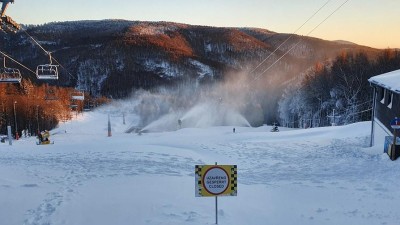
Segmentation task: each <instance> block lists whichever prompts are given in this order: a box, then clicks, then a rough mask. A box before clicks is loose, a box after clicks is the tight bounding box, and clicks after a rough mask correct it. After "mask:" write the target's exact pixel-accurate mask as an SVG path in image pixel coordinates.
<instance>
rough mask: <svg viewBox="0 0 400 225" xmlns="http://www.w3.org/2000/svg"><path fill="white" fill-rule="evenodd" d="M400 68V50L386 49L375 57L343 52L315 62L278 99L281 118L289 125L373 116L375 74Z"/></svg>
mask: <svg viewBox="0 0 400 225" xmlns="http://www.w3.org/2000/svg"><path fill="white" fill-rule="evenodd" d="M397 69H400V51H398V50H390V49H387V50H385V51H383V52H382V54H380V55H379V56H378V57H377V58H376V59H375V60H371V59H369V58H368V56H367V55H366V54H365V53H363V52H359V53H356V54H354V53H348V52H343V53H342V54H341V55H339V56H337V57H336V58H335V60H333V61H331V62H327V63H325V64H316V65H315V66H314V68H312V69H310V70H309V71H307V72H306V73H305V74H303V76H300V78H299V79H300V80H296V81H292V83H291V85H289V86H288V87H287V88H286V90H285V91H284V94H283V96H282V98H281V100H280V101H279V110H278V111H279V117H280V120H281V121H280V122H281V124H282V125H284V126H288V127H304V128H306V127H319V126H329V125H331V124H332V123H335V124H338V125H341V124H349V123H354V122H358V121H366V120H370V119H371V112H372V89H371V87H370V85H369V82H368V79H369V78H370V77H372V76H376V75H379V74H383V73H387V72H390V71H393V70H397Z"/></svg>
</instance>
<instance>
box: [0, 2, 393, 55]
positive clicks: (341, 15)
mask: <svg viewBox="0 0 400 225" xmlns="http://www.w3.org/2000/svg"><path fill="white" fill-rule="evenodd" d="M328 1H329V0H246V1H244V0H241V1H240V0H196V1H190V0H164V1H162V0H147V1H137V0H119V1H110V0H68V1H66V0H51V1H49V0H29V1H28V0H15V4H10V6H9V8H8V11H7V13H6V14H7V15H9V16H11V17H12V18H13V19H14V20H15V21H17V22H18V23H21V24H43V23H48V22H54V21H73V20H100V19H126V20H140V21H171V22H178V23H186V24H192V25H206V26H217V27H258V28H264V29H268V30H271V31H275V32H279V33H293V32H294V31H296V30H297V29H298V28H299V27H300V26H301V25H302V24H303V23H304V22H305V21H306V20H307V19H308V18H309V17H310V16H311V15H313V14H314V13H315V12H316V11H317V10H318V9H319V8H320V7H321V6H322V5H324V4H325V3H326V2H328ZM345 1H346V0H330V1H329V2H328V4H327V5H326V6H325V7H324V8H323V9H322V10H321V11H320V12H319V13H318V14H317V15H316V16H315V17H313V19H312V20H310V21H309V22H308V23H307V24H306V25H305V26H304V27H303V28H302V29H300V30H299V31H298V32H297V34H299V35H307V34H308V33H309V32H310V31H311V30H313V29H314V28H315V27H316V26H317V25H318V24H319V23H321V22H322V21H323V20H324V19H325V18H326V17H328V16H329V14H331V13H332V12H333V11H334V10H335V9H336V8H338V7H339V6H340V5H341V4H342V3H343V2H345ZM114 2H118V3H114ZM309 36H313V37H318V38H322V39H326V40H347V41H351V42H354V43H357V44H361V45H366V46H371V47H375V48H388V47H390V48H400V0H349V1H348V2H347V3H346V4H345V5H344V6H343V7H342V8H341V9H340V10H339V11H337V12H336V13H335V14H334V15H333V16H332V17H330V18H329V19H328V20H327V21H326V22H324V23H323V24H322V25H321V26H319V27H318V28H317V29H316V30H315V31H313V32H312V33H311V34H310V35H309Z"/></svg>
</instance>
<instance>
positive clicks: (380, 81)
mask: <svg viewBox="0 0 400 225" xmlns="http://www.w3.org/2000/svg"><path fill="white" fill-rule="evenodd" d="M368 81H369V82H370V83H373V84H376V85H378V86H381V87H383V88H386V89H389V90H391V91H393V92H396V93H398V94H400V70H395V71H392V72H389V73H384V74H381V75H377V76H374V77H371V78H370V79H368Z"/></svg>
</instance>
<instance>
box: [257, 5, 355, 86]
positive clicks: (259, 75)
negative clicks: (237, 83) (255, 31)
mask: <svg viewBox="0 0 400 225" xmlns="http://www.w3.org/2000/svg"><path fill="white" fill-rule="evenodd" d="M348 1H349V0H346V1H344V2H343V3H342V4H341V5H340V6H339V7H337V8H336V9H335V10H334V11H333V12H332V13H331V14H329V15H328V16H327V17H326V18H325V19H324V20H322V21H321V22H320V23H319V24H318V25H317V26H315V27H314V28H313V29H312V30H311V31H310V32H308V33H307V34H306V36H309V35H310V34H311V33H312V32H314V31H315V30H316V29H317V28H318V27H319V26H321V25H322V24H323V23H324V22H325V21H326V20H328V19H329V18H330V17H331V16H332V15H333V14H335V13H336V12H337V11H338V10H339V9H341V8H342V7H343V6H344V5H345V4H346V3H347V2H348ZM300 42H302V38H300V40H299V41H298V42H297V43H296V44H295V45H294V46H293V47H291V48H290V49H289V50H288V51H286V52H285V54H283V55H282V56H281V57H279V59H277V60H276V61H275V62H274V63H273V64H272V65H270V66H269V67H268V68H267V69H265V70H264V71H263V72H262V73H260V74H258V75H257V76H256V77H255V78H254V79H253V82H254V81H257V80H258V79H259V78H260V77H261V76H262V75H264V74H265V73H266V72H267V71H268V70H270V69H271V68H272V67H273V66H274V65H275V64H276V63H278V62H279V61H280V60H281V59H282V58H283V57H285V56H286V55H287V54H288V53H289V52H291V51H292V50H293V49H294V48H295V47H297V46H298V45H299V44H300Z"/></svg>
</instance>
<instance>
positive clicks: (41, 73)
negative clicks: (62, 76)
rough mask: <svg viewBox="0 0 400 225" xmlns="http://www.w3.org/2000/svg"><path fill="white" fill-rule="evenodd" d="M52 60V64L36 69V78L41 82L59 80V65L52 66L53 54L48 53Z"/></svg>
mask: <svg viewBox="0 0 400 225" xmlns="http://www.w3.org/2000/svg"><path fill="white" fill-rule="evenodd" d="M47 54H48V55H49V58H50V64H44V65H39V66H37V68H36V77H37V78H38V79H39V80H57V79H58V65H54V64H52V59H51V53H50V52H48V53H47Z"/></svg>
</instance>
